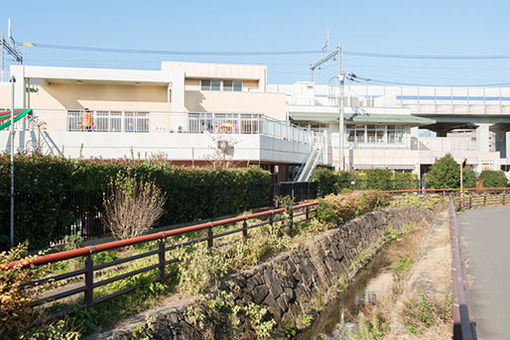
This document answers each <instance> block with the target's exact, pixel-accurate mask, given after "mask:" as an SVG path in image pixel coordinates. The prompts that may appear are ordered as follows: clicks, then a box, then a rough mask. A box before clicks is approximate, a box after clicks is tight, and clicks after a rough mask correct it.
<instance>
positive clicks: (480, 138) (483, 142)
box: [476, 124, 490, 152]
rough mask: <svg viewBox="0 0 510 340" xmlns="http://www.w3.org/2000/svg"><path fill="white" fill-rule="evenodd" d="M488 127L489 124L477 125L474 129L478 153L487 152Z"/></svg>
mask: <svg viewBox="0 0 510 340" xmlns="http://www.w3.org/2000/svg"><path fill="white" fill-rule="evenodd" d="M489 126H490V124H478V127H477V128H476V149H477V150H478V151H479V152H489Z"/></svg>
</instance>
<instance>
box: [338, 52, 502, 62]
mask: <svg viewBox="0 0 510 340" xmlns="http://www.w3.org/2000/svg"><path fill="white" fill-rule="evenodd" d="M344 53H345V54H346V55H351V56H355V57H373V58H390V59H419V60H424V59H430V60H497V59H510V55H508V54H501V55H441V54H393V53H377V52H358V51H345V52H344Z"/></svg>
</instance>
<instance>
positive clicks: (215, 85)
mask: <svg viewBox="0 0 510 340" xmlns="http://www.w3.org/2000/svg"><path fill="white" fill-rule="evenodd" d="M211 91H221V81H220V80H211Z"/></svg>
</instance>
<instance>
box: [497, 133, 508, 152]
mask: <svg viewBox="0 0 510 340" xmlns="http://www.w3.org/2000/svg"><path fill="white" fill-rule="evenodd" d="M496 151H499V155H500V156H499V157H500V158H506V131H505V130H497V131H496Z"/></svg>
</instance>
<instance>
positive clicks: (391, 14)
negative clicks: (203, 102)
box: [0, 0, 510, 85]
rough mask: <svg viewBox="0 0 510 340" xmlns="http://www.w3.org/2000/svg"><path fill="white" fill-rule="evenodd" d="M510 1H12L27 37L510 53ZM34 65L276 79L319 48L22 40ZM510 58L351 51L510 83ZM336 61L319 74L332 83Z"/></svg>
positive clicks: (463, 79) (431, 80) (415, 71)
mask: <svg viewBox="0 0 510 340" xmlns="http://www.w3.org/2000/svg"><path fill="white" fill-rule="evenodd" d="M508 13H510V1H495V0H494V1H490V0H488V1H482V0H479V1H469V0H464V1H457V0H449V1H444V0H443V1H435V0H433V1H409V0H408V1H403V0H401V1H393V0H385V1H381V0H358V1H355V0H351V1H343V0H342V1H339V0H337V1H301V0H295V1H274V0H273V1H260V0H259V1H153V0H146V1H129V0H125V1H112V0H110V1H50V0H47V1H33V0H27V1H23V2H21V1H11V2H4V3H3V4H2V10H1V13H0V32H3V33H6V32H7V18H9V17H12V18H13V21H14V23H13V32H14V37H15V39H16V40H17V41H18V42H25V41H29V42H36V43H37V42H39V43H52V44H63V45H81V46H97V47H114V48H140V49H166V50H218V51H221V50H233V51H245V50H310V49H320V48H321V47H322V46H323V44H324V41H325V35H326V30H328V29H329V30H330V37H331V42H332V43H333V44H336V43H337V42H342V43H343V45H344V48H345V50H347V51H369V52H383V53H384V52H385V53H401V54H444V55H448V54H450V55H484V54H487V55H497V54H506V55H510V43H509V42H508V41H509V40H508V39H509V36H510V25H509V24H508ZM22 51H23V53H24V56H25V64H29V65H54V66H83V67H116V68H137V69H158V68H159V66H160V62H161V60H183V61H204V62H228V63H249V64H265V65H268V74H269V81H270V82H271V83H292V82H294V81H298V80H308V78H309V71H308V64H309V63H310V62H311V61H313V60H315V59H317V58H318V57H319V55H297V56H242V57H239V56H230V57H217V56H214V57H213V56H200V57H197V56H195V57H192V56H189V57H188V56H187V57H184V56H181V57H172V56H161V55H125V54H111V53H94V52H76V51H60V50H49V49H40V48H39V49H38V48H22ZM509 66H510V60H495V61H487V60H482V61H458V60H457V61H441V60H439V61H438V60H426V61H423V60H411V61H407V60H393V59H380V58H367V57H348V56H346V58H345V70H346V71H347V72H354V73H356V74H357V75H359V76H363V77H367V78H374V79H382V80H387V81H396V82H412V83H419V84H445V85H449V84H464V85H468V84H485V83H502V82H510V67H509ZM334 72H335V66H334V65H333V64H331V65H329V66H328V67H327V68H324V69H322V70H320V71H319V72H318V74H317V81H319V82H323V83H326V82H328V80H329V79H330V78H331V76H332V75H333V74H334Z"/></svg>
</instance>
